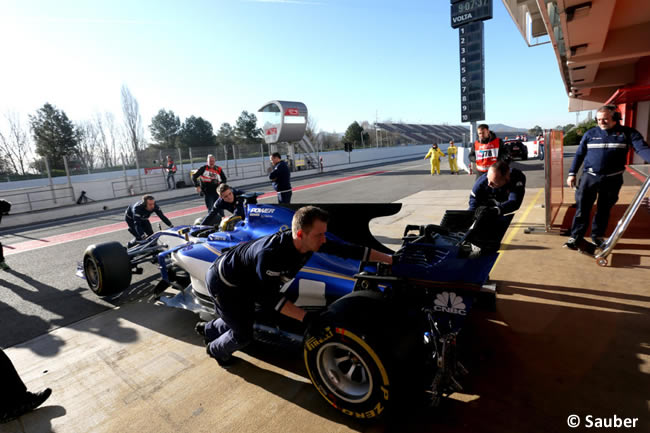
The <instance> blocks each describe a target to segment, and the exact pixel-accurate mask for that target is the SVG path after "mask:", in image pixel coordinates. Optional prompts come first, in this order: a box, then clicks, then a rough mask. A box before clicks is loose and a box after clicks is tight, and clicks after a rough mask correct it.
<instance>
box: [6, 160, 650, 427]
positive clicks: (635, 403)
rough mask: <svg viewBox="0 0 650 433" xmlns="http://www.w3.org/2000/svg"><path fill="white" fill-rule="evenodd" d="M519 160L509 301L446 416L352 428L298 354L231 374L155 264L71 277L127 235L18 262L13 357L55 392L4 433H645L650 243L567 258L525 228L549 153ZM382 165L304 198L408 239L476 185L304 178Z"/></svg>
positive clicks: (249, 359)
mask: <svg viewBox="0 0 650 433" xmlns="http://www.w3.org/2000/svg"><path fill="white" fill-rule="evenodd" d="M518 165H519V166H520V167H523V169H524V170H525V171H526V174H527V177H528V191H527V196H526V200H525V202H524V205H523V206H522V208H521V209H520V211H519V212H518V214H517V216H516V217H515V221H514V222H513V224H512V226H511V229H510V231H509V232H508V234H507V235H506V238H505V240H504V248H505V251H504V253H503V254H502V256H501V259H500V260H499V262H498V263H497V265H496V266H495V268H494V270H493V273H492V275H491V276H492V279H494V280H496V281H497V284H498V286H499V288H500V290H501V291H502V293H503V295H500V296H499V299H498V301H497V308H496V312H485V311H480V310H477V311H475V312H473V314H472V316H471V317H470V321H469V322H470V323H468V326H467V327H466V330H467V337H466V340H467V341H466V342H467V343H468V344H466V345H465V346H464V349H463V358H464V360H465V363H466V366H467V367H468V369H469V370H470V376H469V377H467V378H466V379H467V380H466V382H465V383H464V385H465V386H466V391H465V392H463V393H457V394H454V395H453V396H452V398H451V399H449V400H447V401H445V402H443V405H442V406H441V407H440V408H438V409H436V410H420V409H415V408H414V409H413V410H412V411H411V412H409V413H400V414H397V415H396V416H394V417H389V418H387V419H385V420H383V421H381V422H378V423H367V422H361V421H358V420H353V419H350V418H348V417H346V416H344V415H341V414H339V413H338V412H337V411H335V410H334V409H333V408H331V407H329V406H328V405H327V403H326V402H325V401H324V400H322V398H321V397H320V396H319V395H318V393H317V392H316V391H315V389H314V388H313V387H312V385H311V384H310V383H309V380H308V379H307V376H306V372H305V370H304V367H303V365H302V360H301V356H300V353H291V352H287V351H278V350H276V349H274V348H271V347H265V346H263V345H262V346H260V345H255V346H253V347H251V348H250V349H249V350H247V351H246V352H243V353H242V352H238V353H237V356H238V357H239V358H240V359H241V362H239V363H238V365H237V366H235V367H233V368H232V369H230V370H228V371H226V370H223V369H221V368H220V367H219V366H218V365H217V364H216V363H215V362H214V361H213V360H211V359H209V358H208V357H207V356H206V355H205V351H204V348H203V345H202V342H201V340H200V338H199V337H198V336H196V335H195V334H194V332H193V325H194V323H195V322H196V320H197V319H196V316H194V315H193V314H191V313H189V312H186V311H181V310H175V309H170V308H167V307H164V306H161V305H159V304H156V303H155V302H153V299H152V293H151V292H152V287H153V284H154V283H155V281H156V279H155V274H156V273H155V269H153V266H152V267H150V268H146V270H145V274H144V275H141V276H135V277H134V283H135V284H134V285H133V286H132V287H131V288H130V289H129V290H128V291H127V292H126V293H124V294H122V295H120V296H117V297H114V298H109V299H99V298H97V297H96V296H94V295H93V294H92V293H91V292H90V291H89V290H88V289H87V288H86V287H85V282H84V281H82V280H79V279H77V278H76V277H74V267H75V264H76V262H77V261H78V260H79V259H80V257H81V255H82V253H83V250H84V249H85V247H86V245H88V244H89V243H96V242H106V241H109V240H118V241H120V242H126V241H127V240H128V238H129V236H128V234H127V233H126V232H125V231H117V232H110V233H104V234H98V235H94V236H90V237H87V238H85V239H77V240H71V241H64V242H63V243H59V244H56V245H52V246H48V247H44V248H35V249H28V250H24V251H20V252H15V253H13V254H11V255H9V256H8V260H7V261H8V263H9V264H10V265H11V266H12V268H13V270H12V271H10V272H8V273H3V274H0V300H1V301H0V302H1V303H2V305H1V306H0V325H1V326H0V344H2V346H3V347H9V346H12V347H10V348H9V349H8V350H7V353H8V355H9V356H10V357H11V359H12V360H13V362H14V364H15V365H16V367H17V369H18V371H19V372H20V373H21V376H22V377H23V379H24V380H25V382H26V383H27V385H28V387H29V388H30V389H34V390H36V389H40V388H43V387H45V386H50V387H52V388H53V390H54V392H53V395H52V397H51V398H50V400H48V402H47V403H46V404H45V405H44V407H43V408H41V409H39V410H37V411H35V412H33V413H30V414H28V415H25V416H23V417H22V418H20V419H19V420H16V421H13V422H11V423H9V424H4V425H0V432H5V431H6V432H44V431H53V432H91V431H92V432H113V431H138V432H214V431H224V432H235V431H236V432H250V431H265V432H267V431H270V432H275V431H277V432H288V431H291V432H293V431H296V432H298V431H300V432H303V431H314V432H323V431H328V432H329V431H332V432H334V431H433V430H436V431H513V432H520V431H540V432H541V431H563V430H565V429H566V428H567V427H566V417H567V416H568V415H570V414H572V413H577V414H578V415H580V416H584V415H587V414H588V413H590V412H591V413H592V414H593V415H600V416H607V415H608V414H609V416H613V415H614V413H617V414H618V416H637V417H641V418H642V422H643V424H639V423H637V425H638V426H639V427H641V429H640V430H639V431H647V430H646V429H645V427H648V406H647V389H650V383H649V382H648V374H650V370H649V369H648V365H650V352H649V351H648V350H647V349H648V348H647V335H650V327H649V322H648V314H647V313H648V308H649V307H650V300H649V296H648V295H649V294H648V288H647V269H648V268H649V267H650V263H648V256H647V251H644V249H647V248H650V245H648V242H647V240H644V239H636V238H635V239H634V242H628V246H630V245H632V247H630V248H629V249H628V251H626V254H628V255H630V254H638V255H639V257H640V260H639V261H638V263H637V264H636V266H630V265H629V264H628V265H627V266H626V267H624V268H619V267H611V268H604V269H603V268H598V267H596V266H595V265H594V263H593V261H590V260H589V259H588V258H586V257H584V256H581V255H579V254H577V253H575V252H569V251H567V250H562V249H561V248H560V245H561V243H562V242H563V241H564V238H560V237H558V236H553V235H549V236H544V235H539V236H538V237H530V235H528V236H525V235H523V232H522V230H523V228H524V227H528V226H531V225H532V226H539V225H540V224H541V223H542V222H543V214H544V210H543V209H542V208H541V207H540V204H541V202H542V196H543V194H541V193H540V191H541V190H540V189H539V188H540V187H541V186H542V177H543V171H541V170H540V169H541V163H540V162H538V161H526V162H523V163H521V164H519V163H518ZM377 171H384V173H376V172H377ZM368 173H375V174H372V175H368V176H363V177H358V178H355V179H350V180H347V181H343V182H337V183H331V184H327V185H322V186H318V187H315V188H311V189H304V190H302V191H298V192H296V193H294V200H293V201H294V202H312V203H324V202H349V201H352V202H392V201H399V202H402V203H403V204H404V206H403V209H402V211H401V212H400V214H398V215H394V216H391V217H386V218H382V219H378V220H376V221H374V222H373V224H372V226H371V227H372V230H373V233H375V234H376V235H377V237H378V238H379V239H380V240H382V241H384V242H385V243H387V244H393V245H394V244H397V243H399V237H400V236H401V231H402V230H403V227H404V225H405V224H407V223H412V224H425V223H430V222H439V221H440V218H441V217H442V214H443V213H444V210H445V209H463V208H464V207H465V206H466V203H467V196H468V191H469V189H470V188H471V185H472V184H473V180H474V177H473V176H467V175H464V176H462V175H461V176H449V175H444V173H443V176H436V177H431V176H429V174H428V163H427V162H422V163H420V162H410V163H401V164H395V165H387V166H385V167H381V168H377V167H373V168H369V169H358V170H354V171H351V172H349V173H345V174H344V175H342V174H338V175H330V176H326V177H322V178H318V179H308V180H304V181H302V182H300V183H296V184H294V186H299V185H300V184H314V183H317V182H321V181H323V180H333V179H335V178H341V177H344V176H345V177H348V176H354V175H358V174H368ZM257 190H259V189H257ZM626 194H628V196H629V192H627V191H626ZM269 201H271V202H275V199H270V200H269ZM200 204H201V202H200V201H199V200H198V199H196V198H191V199H189V200H179V201H171V202H168V203H162V205H163V209H164V211H165V212H166V213H168V214H171V213H174V212H178V213H179V214H183V211H184V210H185V209H192V208H195V207H197V206H199V205H200ZM197 216H199V214H191V213H190V214H186V215H183V216H178V217H173V218H172V221H173V222H174V223H176V224H181V223H191V221H193V220H194V218H195V217H197ZM121 218H122V216H121V212H120V213H115V214H110V213H109V214H107V215H106V216H102V217H99V218H97V217H95V218H92V219H90V220H83V219H81V220H79V219H75V220H74V221H71V222H69V223H65V222H59V223H58V224H57V226H56V227H47V226H43V227H39V228H35V229H33V230H20V231H14V234H11V235H7V234H3V236H2V242H3V244H8V245H9V246H10V247H11V246H15V245H18V244H20V243H23V242H26V241H27V240H30V239H31V240H33V239H41V240H42V239H51V238H52V237H53V236H55V235H63V234H71V233H73V232H77V231H79V230H81V229H89V228H101V227H103V226H106V225H110V224H115V223H117V222H119V221H121ZM52 243H54V242H52ZM635 248H636V249H635ZM644 272H645V273H644Z"/></svg>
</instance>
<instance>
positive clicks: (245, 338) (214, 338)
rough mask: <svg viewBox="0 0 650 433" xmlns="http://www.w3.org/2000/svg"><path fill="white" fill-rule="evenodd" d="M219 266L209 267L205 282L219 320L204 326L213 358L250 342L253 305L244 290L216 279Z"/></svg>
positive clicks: (253, 314)
mask: <svg viewBox="0 0 650 433" xmlns="http://www.w3.org/2000/svg"><path fill="white" fill-rule="evenodd" d="M218 263H219V261H218V260H217V261H216V262H215V263H214V264H213V265H212V266H210V269H209V270H208V272H207V274H206V278H205V279H206V283H207V286H208V291H209V292H210V294H211V295H212V298H213V299H214V304H215V309H216V310H217V314H218V315H219V318H218V319H216V320H212V321H211V322H208V323H207V324H206V325H205V338H206V340H207V341H209V342H210V344H209V347H210V349H209V350H210V353H211V354H212V356H214V357H216V358H223V357H227V356H228V355H230V354H232V353H233V352H235V351H236V350H239V349H243V348H244V347H245V346H247V345H248V344H250V343H251V341H253V323H254V322H255V302H254V301H253V298H252V297H250V296H249V295H248V294H247V293H245V292H246V291H245V290H243V289H241V288H240V287H231V286H228V285H227V284H225V283H224V282H223V281H222V280H221V278H219V271H218V270H217V267H218Z"/></svg>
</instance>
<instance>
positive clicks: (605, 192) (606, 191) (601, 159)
mask: <svg viewBox="0 0 650 433" xmlns="http://www.w3.org/2000/svg"><path fill="white" fill-rule="evenodd" d="M620 120H621V114H620V113H619V112H618V111H617V110H616V107H615V106H613V105H605V106H603V107H600V108H599V109H598V111H597V112H596V122H598V126H597V127H594V128H591V129H590V130H589V131H587V132H585V135H583V136H582V140H580V145H579V146H578V150H577V151H576V156H575V158H574V159H573V164H571V169H570V170H569V176H568V177H567V180H566V183H567V185H568V186H569V187H570V188H575V187H576V173H577V171H578V169H579V168H580V166H581V165H582V163H583V161H584V163H585V167H584V170H583V172H582V176H580V182H579V186H578V190H577V191H576V214H575V216H574V217H573V224H572V225H571V237H570V238H569V240H568V241H567V242H566V243H565V244H564V246H565V247H567V248H570V249H572V250H577V249H578V245H579V241H580V240H582V238H583V237H584V235H585V233H586V232H587V224H588V222H589V215H590V213H591V208H592V206H593V204H594V202H595V201H596V197H598V201H597V203H596V214H595V215H594V219H593V222H592V225H591V239H592V240H593V241H594V243H595V244H596V246H598V247H602V245H603V244H604V242H605V240H604V238H603V236H604V235H605V231H606V230H607V223H608V222H609V214H610V212H611V210H612V207H614V205H615V204H616V202H617V201H618V193H619V191H620V190H621V187H622V186H623V172H624V171H625V163H626V159H627V154H628V149H629V148H630V146H632V147H633V148H634V150H636V152H637V153H638V154H639V156H640V157H641V158H643V159H644V160H645V161H646V162H649V161H650V148H649V147H648V143H646V142H645V141H644V140H643V137H642V136H641V134H640V133H639V131H637V130H636V129H633V128H630V127H628V126H623V125H621V124H620V123H619V121H620Z"/></svg>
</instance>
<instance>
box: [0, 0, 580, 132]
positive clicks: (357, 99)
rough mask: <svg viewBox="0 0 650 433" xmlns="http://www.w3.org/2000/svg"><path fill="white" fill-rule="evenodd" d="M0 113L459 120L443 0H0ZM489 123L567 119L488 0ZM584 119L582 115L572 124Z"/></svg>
mask: <svg viewBox="0 0 650 433" xmlns="http://www.w3.org/2000/svg"><path fill="white" fill-rule="evenodd" d="M0 11H1V14H0V40H2V41H3V50H2V51H1V53H2V57H3V58H2V64H3V66H2V68H0V112H5V111H7V110H13V111H16V112H18V113H21V114H24V115H26V114H31V113H34V112H35V111H36V110H37V109H38V108H39V107H41V106H42V105H43V104H44V103H45V102H50V103H52V104H54V105H56V106H57V107H58V108H60V109H63V110H65V112H66V113H67V114H68V116H69V117H70V118H71V119H72V120H74V121H81V120H86V119H89V118H91V117H92V116H93V114H94V113H96V112H104V111H110V112H113V113H115V114H116V115H118V116H119V115H121V107H120V87H121V85H122V84H126V85H127V86H128V87H129V88H130V90H131V92H132V93H133V95H134V96H135V97H136V98H137V100H138V102H139V104H140V109H141V113H142V117H143V120H144V124H145V129H146V126H147V125H149V123H150V121H151V118H152V116H153V115H155V114H156V113H157V111H158V110H159V109H160V108H166V109H171V110H174V112H175V113H176V114H178V115H179V116H180V117H181V120H183V119H185V118H186V117H188V116H190V115H195V116H202V117H203V118H205V119H207V120H209V121H210V122H211V123H212V124H213V127H214V128H215V130H216V129H218V127H219V125H220V124H221V123H222V122H230V123H234V122H235V120H236V118H237V117H238V115H239V113H241V111H242V110H248V111H253V112H255V111H257V109H259V108H260V107H261V106H262V105H263V104H264V103H265V102H267V101H269V100H273V99H284V100H298V101H302V102H304V103H305V104H306V105H307V107H308V109H309V111H310V114H311V115H312V116H313V117H314V118H315V119H316V121H317V124H318V127H319V129H323V130H326V131H339V132H341V131H344V130H345V128H346V127H347V126H348V125H349V124H350V123H351V122H352V121H354V120H356V121H363V120H368V121H370V122H373V121H374V120H375V116H376V114H378V118H379V121H383V120H387V119H391V120H392V121H404V122H413V123H451V124H460V123H461V122H460V103H459V100H460V90H459V65H458V61H459V59H458V31H457V30H454V29H452V28H451V27H450V24H449V23H450V7H449V1H448V0H403V1H388V0H314V1H311V0H295V1H293V0H286V1H281V0H265V1H262V0H248V1H246V0H220V1H217V0H215V1H198V0H188V1H185V2H180V1H140V0H138V1H119V0H112V1H66V0H59V1H47V0H42V1H41V0H32V1H28V0H25V1H7V0H0ZM485 45H486V46H485V56H486V58H485V68H486V115H487V119H486V120H487V122H488V123H490V122H491V123H504V124H508V125H511V126H516V127H526V128H529V127H532V126H533V125H535V124H539V125H541V126H542V127H545V128H550V127H553V126H555V125H557V124H565V123H574V122H575V118H576V116H575V114H574V113H568V111H567V105H568V101H567V96H566V93H565V91H564V86H563V83H562V80H561V77H560V73H559V71H558V65H557V61H556V58H555V55H554V53H553V51H552V48H551V46H550V45H548V44H547V45H543V46H539V47H533V48H529V47H528V46H527V45H526V43H525V42H524V39H523V38H522V37H521V34H520V33H519V31H518V30H517V29H516V27H515V25H514V23H513V22H512V20H511V19H510V16H509V15H508V13H507V11H506V9H505V7H504V6H503V4H502V2H501V1H500V0H494V19H492V20H490V21H486V23H485ZM582 117H583V118H584V114H583V116H582Z"/></svg>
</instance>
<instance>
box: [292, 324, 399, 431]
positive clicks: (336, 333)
mask: <svg viewBox="0 0 650 433" xmlns="http://www.w3.org/2000/svg"><path fill="white" fill-rule="evenodd" d="M364 337H365V336H364V335H363V334H361V333H357V332H355V331H354V330H351V329H347V328H344V327H334V326H333V325H324V326H323V328H322V330H321V332H319V334H318V336H311V335H309V334H308V335H306V337H305V345H304V357H305V366H306V367H307V372H308V373H309V377H310V379H311V381H312V383H313V384H314V386H315V387H316V389H317V390H318V392H319V393H320V394H321V396H322V397H323V398H324V399H325V400H327V402H328V403H330V404H331V405H332V406H334V407H335V408H336V409H338V410H339V411H341V412H343V413H344V414H346V415H349V416H353V417H355V418H377V417H378V416H380V415H381V414H382V413H383V412H384V411H385V410H386V408H388V407H389V404H390V398H391V384H390V381H389V374H388V366H387V365H386V360H385V358H384V357H383V356H382V352H381V350H380V348H379V347H378V346H377V345H376V344H375V343H372V342H371V341H370V340H369V339H367V338H364Z"/></svg>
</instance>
